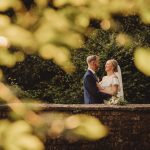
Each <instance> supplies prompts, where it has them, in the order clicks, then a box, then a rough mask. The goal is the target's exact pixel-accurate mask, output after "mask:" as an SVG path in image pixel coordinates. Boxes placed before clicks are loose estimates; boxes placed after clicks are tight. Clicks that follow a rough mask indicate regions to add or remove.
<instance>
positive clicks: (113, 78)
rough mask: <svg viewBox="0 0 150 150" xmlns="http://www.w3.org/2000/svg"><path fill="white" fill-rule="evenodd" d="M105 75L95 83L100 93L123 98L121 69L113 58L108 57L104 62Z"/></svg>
mask: <svg viewBox="0 0 150 150" xmlns="http://www.w3.org/2000/svg"><path fill="white" fill-rule="evenodd" d="M105 71H106V73H107V75H106V76H104V77H103V78H102V81H101V82H99V83H97V86H98V89H99V90H100V92H102V93H106V94H109V95H111V97H112V96H114V97H122V98H124V93H123V84H122V75H121V69H120V66H119V65H118V63H117V61H116V60H115V59H110V60H108V61H107V62H106V64H105Z"/></svg>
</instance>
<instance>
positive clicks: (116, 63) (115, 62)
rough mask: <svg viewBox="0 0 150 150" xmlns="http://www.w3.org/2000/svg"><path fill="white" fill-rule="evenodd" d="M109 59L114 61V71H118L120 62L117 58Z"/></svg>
mask: <svg viewBox="0 0 150 150" xmlns="http://www.w3.org/2000/svg"><path fill="white" fill-rule="evenodd" d="M109 61H110V62H111V63H112V65H113V67H114V72H118V62H117V61H116V60H115V59H110V60H109Z"/></svg>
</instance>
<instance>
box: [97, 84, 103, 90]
mask: <svg viewBox="0 0 150 150" xmlns="http://www.w3.org/2000/svg"><path fill="white" fill-rule="evenodd" d="M96 85H97V87H98V89H99V90H100V91H101V90H104V88H103V87H101V86H100V84H99V83H98V82H97V83H96Z"/></svg>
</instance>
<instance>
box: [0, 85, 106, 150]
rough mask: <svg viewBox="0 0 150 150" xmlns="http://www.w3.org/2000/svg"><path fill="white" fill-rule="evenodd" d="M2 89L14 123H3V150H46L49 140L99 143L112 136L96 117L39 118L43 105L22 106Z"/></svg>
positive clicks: (0, 145)
mask: <svg viewBox="0 0 150 150" xmlns="http://www.w3.org/2000/svg"><path fill="white" fill-rule="evenodd" d="M0 89H1V90H0V100H4V101H5V102H7V105H8V106H9V107H10V109H11V110H12V111H11V120H10V121H8V120H1V121H0V149H4V150H10V149H11V150H24V149H26V150H43V149H44V145H43V143H44V142H45V141H46V136H49V137H50V138H53V139H56V138H59V137H64V138H66V139H68V140H72V141H77V140H79V139H82V138H84V139H88V140H98V139H100V138H102V137H104V136H106V135H107V134H108V128H107V127H105V126H104V125H103V124H102V123H101V122H100V121H99V120H98V119H97V118H95V117H92V116H88V115H82V114H79V115H78V114H77V115H68V114H64V113H54V112H53V113H42V114H38V113H37V112H38V111H39V109H38V106H40V104H37V103H35V102H34V103H26V104H24V103H22V102H21V100H20V99H18V98H17V97H16V96H15V95H14V94H13V93H12V91H11V90H10V89H9V87H7V86H6V85H4V84H3V83H0ZM30 102H31V100H30ZM41 108H42V107H41ZM93 127H94V128H93ZM42 142H43V143H42Z"/></svg>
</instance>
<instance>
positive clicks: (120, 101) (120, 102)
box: [104, 96, 128, 105]
mask: <svg viewBox="0 0 150 150" xmlns="http://www.w3.org/2000/svg"><path fill="white" fill-rule="evenodd" d="M104 103H105V104H109V105H125V104H127V103H128V102H127V101H126V100H125V99H124V98H123V97H115V96H112V97H111V98H110V99H109V100H105V101H104Z"/></svg>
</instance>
